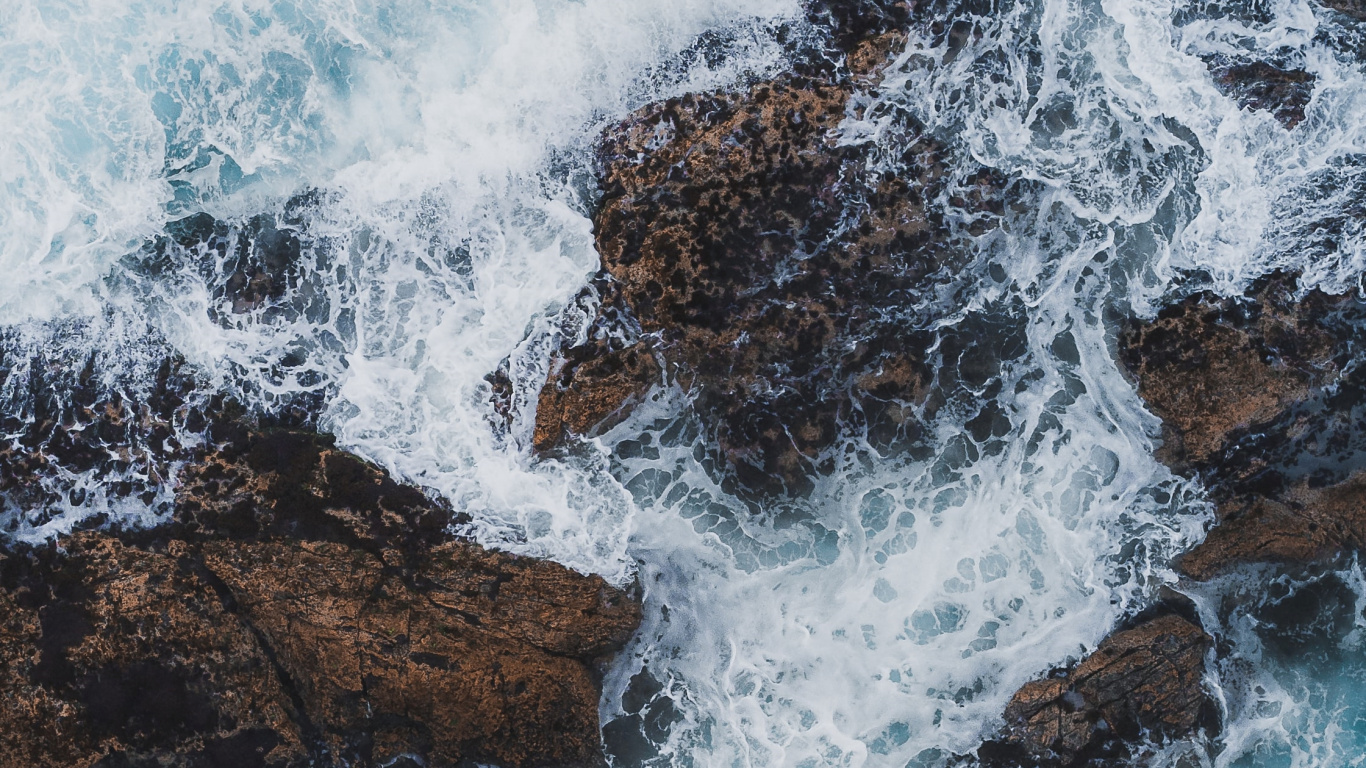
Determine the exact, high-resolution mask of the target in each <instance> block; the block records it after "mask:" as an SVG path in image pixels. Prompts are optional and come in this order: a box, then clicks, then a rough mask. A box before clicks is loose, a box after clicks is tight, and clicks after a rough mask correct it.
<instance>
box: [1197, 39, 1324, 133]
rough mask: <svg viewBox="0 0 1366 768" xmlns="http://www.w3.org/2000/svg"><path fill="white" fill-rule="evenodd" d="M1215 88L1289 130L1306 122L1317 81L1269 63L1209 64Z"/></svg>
mask: <svg viewBox="0 0 1366 768" xmlns="http://www.w3.org/2000/svg"><path fill="white" fill-rule="evenodd" d="M1208 63H1209V68H1210V74H1212V75H1213V76H1214V85H1215V87H1216V88H1218V89H1219V90H1220V91H1221V92H1223V94H1224V95H1226V96H1230V97H1232V98H1233V99H1234V100H1236V101H1237V102H1238V106H1239V107H1242V108H1244V109H1260V110H1265V111H1268V112H1270V113H1271V114H1272V115H1273V116H1274V117H1275V118H1276V119H1277V120H1279V121H1280V122H1281V125H1284V126H1285V127H1286V128H1287V129H1290V128H1294V127H1295V126H1297V125H1299V124H1300V123H1301V122H1303V121H1304V108H1305V106H1307V105H1308V104H1309V99H1310V98H1311V97H1313V95H1314V84H1315V82H1316V78H1315V77H1314V76H1313V75H1311V74H1310V73H1308V72H1305V71H1304V70H1302V69H1293V68H1289V67H1281V66H1277V65H1275V64H1270V63H1267V62H1265V61H1232V60H1229V59H1228V58H1226V57H1219V56H1216V57H1212V58H1211V59H1210V60H1209V62H1208Z"/></svg>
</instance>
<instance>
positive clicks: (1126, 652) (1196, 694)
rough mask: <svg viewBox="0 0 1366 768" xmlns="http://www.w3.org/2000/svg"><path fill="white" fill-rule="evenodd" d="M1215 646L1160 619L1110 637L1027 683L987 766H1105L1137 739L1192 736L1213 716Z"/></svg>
mask: <svg viewBox="0 0 1366 768" xmlns="http://www.w3.org/2000/svg"><path fill="white" fill-rule="evenodd" d="M1211 645H1212V641H1211V640H1210V638H1209V636H1208V635H1206V634H1205V632H1204V630H1202V629H1201V628H1200V627H1199V626H1197V625H1195V624H1194V623H1192V622H1191V621H1189V620H1187V619H1185V618H1183V617H1181V616H1179V615H1176V614H1174V613H1163V614H1160V615H1158V616H1156V617H1153V618H1149V619H1147V620H1143V621H1140V622H1139V623H1138V624H1136V625H1135V626H1132V627H1130V628H1127V629H1123V630H1120V631H1118V632H1115V633H1114V634H1112V635H1110V636H1109V637H1108V638H1106V639H1105V641H1104V642H1102V643H1101V644H1100V647H1098V648H1097V649H1096V651H1095V653H1093V654H1091V655H1090V656H1088V657H1087V658H1086V659H1085V660H1083V661H1082V662H1081V663H1080V664H1078V665H1077V666H1076V667H1075V668H1074V669H1071V670H1068V671H1065V672H1059V673H1056V674H1054V675H1051V676H1049V677H1047V678H1044V679H1042V680H1036V681H1034V682H1031V683H1028V684H1026V685H1025V686H1024V687H1023V688H1021V689H1020V690H1019V691H1018V692H1017V693H1016V694H1015V696H1014V697H1013V698H1012V699H1011V701H1010V704H1009V705H1007V707H1006V711H1005V720H1006V730H1005V734H1004V736H1003V737H1002V739H1001V740H999V741H997V742H994V743H992V744H990V745H988V746H986V747H984V748H983V752H982V755H983V757H984V761H985V762H986V763H988V764H990V765H1011V764H1016V765H1025V764H1029V765H1044V766H1083V765H1104V764H1109V763H1106V762H1105V761H1106V760H1111V759H1114V758H1115V757H1117V756H1118V755H1122V754H1124V753H1125V751H1126V750H1127V749H1129V746H1127V745H1132V744H1136V743H1138V742H1140V741H1141V740H1142V739H1145V738H1148V739H1154V740H1161V739H1164V738H1168V739H1182V738H1188V737H1190V736H1193V735H1195V733H1196V731H1197V729H1198V728H1199V727H1200V726H1201V724H1202V722H1203V721H1204V719H1205V718H1207V717H1208V716H1209V714H1210V707H1211V700H1210V698H1209V694H1208V693H1207V692H1206V691H1205V688H1204V683H1203V677H1204V670H1205V654H1206V652H1207V651H1208V650H1209V649H1210V648H1211Z"/></svg>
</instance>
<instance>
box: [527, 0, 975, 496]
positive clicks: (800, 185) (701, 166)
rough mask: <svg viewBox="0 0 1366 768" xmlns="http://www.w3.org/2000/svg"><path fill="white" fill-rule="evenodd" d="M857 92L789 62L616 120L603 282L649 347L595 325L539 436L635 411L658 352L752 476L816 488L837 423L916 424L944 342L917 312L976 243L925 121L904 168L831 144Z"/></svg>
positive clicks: (892, 427) (756, 482) (873, 57)
mask: <svg viewBox="0 0 1366 768" xmlns="http://www.w3.org/2000/svg"><path fill="white" fill-rule="evenodd" d="M831 7H832V8H833V4H832V6H831ZM889 7H890V6H889ZM841 9H842V10H841V13H842V12H844V11H847V10H851V8H846V7H845V6H843V5H841ZM827 11H828V12H831V13H833V12H834V11H833V10H831V9H827ZM870 18H871V17H870ZM873 21H876V20H873ZM876 23H877V24H880V23H881V22H876ZM875 25H876V24H875ZM888 35H890V36H884V37H882V38H879V39H874V40H871V41H865V42H867V44H868V45H867V47H866V49H859V50H860V53H859V55H860V56H861V57H862V58H860V59H859V61H858V62H856V64H855V66H857V68H858V69H859V71H860V72H861V73H863V76H868V75H872V74H873V73H874V70H875V69H876V67H874V66H872V64H870V63H869V62H873V61H885V58H886V56H887V55H889V53H890V51H892V50H893V49H894V48H895V46H896V45H897V38H896V37H895V34H894V33H888ZM853 88H854V85H853V84H852V83H851V82H849V81H846V80H840V79H837V78H826V77H804V76H797V75H790V76H784V77H780V78H777V79H775V80H771V81H766V82H761V83H757V84H755V85H753V86H752V87H750V88H748V89H745V90H741V91H738V92H721V93H712V94H692V95H687V96H683V97H680V98H676V99H671V100H669V101H666V102H662V103H658V104H653V105H650V106H648V107H646V108H644V109H642V110H640V111H639V112H637V113H636V114H634V115H632V116H631V117H630V118H629V119H627V120H626V121H625V122H623V123H621V124H620V125H617V126H615V127H613V128H611V129H609V130H608V131H607V132H606V134H605V135H604V137H603V140H602V143H601V146H600V150H599V152H600V154H599V157H600V165H601V171H600V183H601V185H602V188H603V198H602V201H601V205H600V207H599V210H598V212H597V214H596V215H595V217H594V223H595V226H596V237H597V245H598V250H599V252H600V253H601V254H602V259H603V267H604V274H603V275H601V276H600V277H599V283H600V284H606V285H610V286H611V292H612V295H611V299H610V300H609V301H604V303H603V306H605V307H611V308H612V310H613V311H614V312H616V313H617V314H618V315H621V316H627V317H629V318H630V324H631V325H633V326H634V327H635V328H636V329H638V333H639V335H640V337H641V338H642V341H641V342H639V345H640V346H641V347H643V348H642V349H640V350H639V351H638V352H636V353H635V354H631V353H629V352H619V351H618V350H617V349H615V348H608V347H604V346H603V345H602V343H601V342H600V341H595V340H594V339H598V338H601V337H602V334H593V333H590V334H589V336H590V341H589V342H588V343H586V344H578V345H574V344H572V343H571V344H570V345H567V348H566V349H564V350H562V351H561V352H560V353H559V355H558V356H557V357H556V359H555V362H554V365H553V368H552V371H551V376H550V380H549V381H548V382H547V384H546V388H545V390H543V394H542V397H541V400H540V404H541V409H540V410H538V413H537V424H536V436H537V439H536V445H537V448H538V449H540V450H547V449H548V448H549V447H550V446H551V445H553V443H554V441H555V440H557V439H559V438H560V436H561V435H562V434H563V433H565V432H569V433H573V434H591V432H592V428H591V425H590V424H589V422H592V421H594V420H600V419H601V418H602V417H604V416H605V415H607V414H620V413H621V411H622V410H623V409H622V405H623V404H624V403H625V401H626V400H627V399H629V398H638V397H639V396H640V394H641V393H642V392H643V391H644V390H645V389H646V388H648V385H649V384H651V383H653V382H654V381H657V380H659V378H660V375H659V372H658V370H659V368H658V366H657V365H656V364H655V363H656V362H657V361H659V360H662V361H663V363H664V366H663V368H664V373H665V375H666V376H668V377H671V378H672V379H673V380H675V381H677V382H678V383H680V384H681V385H682V386H684V387H685V388H686V389H689V390H691V391H692V392H694V393H695V394H696V401H695V404H696V407H697V409H698V410H699V412H700V413H701V414H702V416H703V418H704V420H705V421H706V422H707V423H708V424H709V425H710V426H711V427H712V429H713V430H714V433H715V440H716V444H717V445H719V447H720V451H721V453H722V455H723V456H724V458H725V460H726V462H725V463H726V464H727V465H728V466H730V467H731V468H732V469H733V471H734V474H735V477H736V478H737V479H738V480H739V481H740V483H741V484H742V486H744V487H746V488H749V489H752V490H758V491H761V492H765V493H779V492H788V493H794V492H795V493H800V492H802V491H803V490H805V489H806V488H808V487H809V485H810V482H811V477H812V475H813V474H816V473H818V472H820V471H822V469H823V468H824V467H825V466H826V465H827V464H828V463H829V461H830V457H828V456H826V455H824V453H823V452H824V451H825V450H826V449H827V448H829V447H830V446H831V445H832V444H833V443H834V442H835V440H836V439H837V438H838V437H839V436H840V435H841V434H845V433H849V432H851V431H859V430H864V431H879V432H880V433H890V434H897V435H903V436H904V435H911V436H914V435H916V434H918V427H917V423H918V419H917V416H916V415H915V408H916V406H917V405H918V404H919V403H921V402H922V401H923V400H924V397H925V394H926V392H927V390H928V383H929V378H930V372H929V370H928V368H927V365H926V361H925V357H924V350H925V349H926V348H928V347H929V346H930V343H931V341H930V335H929V334H927V333H924V332H920V331H916V330H914V329H913V327H911V326H912V324H911V323H909V322H908V321H907V318H906V316H905V314H904V308H905V307H909V306H912V305H915V304H916V303H917V300H918V299H922V298H923V297H924V296H926V295H927V294H929V292H930V291H931V289H932V286H933V285H934V284H935V281H936V280H939V279H940V278H941V277H942V275H944V274H947V273H951V272H953V271H954V269H955V268H956V267H959V266H961V260H962V258H963V256H962V251H961V249H957V248H954V247H951V246H950V245H949V244H948V243H947V242H946V241H947V238H946V237H945V236H944V232H945V224H944V222H942V221H940V220H939V219H938V217H937V215H936V214H933V213H931V212H930V210H929V209H927V207H926V201H927V200H929V199H930V198H932V197H935V196H937V195H939V194H940V193H942V192H943V191H944V189H942V185H943V183H944V178H943V177H944V173H943V168H942V167H941V166H940V164H939V157H940V156H941V155H942V153H943V152H944V149H943V148H942V147H941V146H940V145H939V144H937V143H936V142H935V141H933V140H932V139H930V138H928V137H925V136H918V137H917V136H914V135H913V136H912V137H911V140H910V141H908V142H907V144H908V146H909V147H910V149H908V150H907V151H906V153H905V154H904V156H903V157H901V158H899V164H900V166H901V167H904V168H906V169H909V170H907V171H906V172H905V173H902V174H901V175H900V176H898V177H893V176H892V175H890V174H889V175H887V176H880V175H875V174H870V173H869V172H868V171H867V167H868V157H867V156H866V155H865V152H866V151H868V150H867V149H866V148H858V147H841V146H836V144H835V143H834V137H833V131H834V130H835V128H836V127H837V126H838V125H839V123H840V122H841V121H842V120H843V118H844V116H845V110H846V105H847V103H848V101H849V98H850V95H851V94H852V92H853ZM980 182H981V183H980V184H979V187H978V189H976V190H974V191H972V192H971V193H970V194H968V195H966V196H965V197H964V199H963V200H961V201H960V202H961V204H962V207H963V208H964V210H965V211H969V212H975V213H977V214H980V215H981V216H982V218H983V221H989V220H990V218H991V216H992V215H993V214H996V213H999V211H1000V202H999V199H998V198H999V195H998V193H997V190H998V189H999V186H1000V181H999V180H997V179H995V178H993V177H991V176H990V175H989V174H985V173H984V174H983V175H982V177H981V180H980ZM585 427H588V429H585ZM884 447H885V446H884Z"/></svg>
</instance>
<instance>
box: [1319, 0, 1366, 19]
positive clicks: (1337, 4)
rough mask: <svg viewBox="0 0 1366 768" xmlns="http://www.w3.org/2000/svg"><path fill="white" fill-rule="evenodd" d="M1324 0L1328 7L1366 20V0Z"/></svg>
mask: <svg viewBox="0 0 1366 768" xmlns="http://www.w3.org/2000/svg"><path fill="white" fill-rule="evenodd" d="M1322 2H1323V5H1324V6H1325V7H1327V8H1331V9H1333V10H1335V11H1339V12H1341V13H1345V14H1347V15H1348V16H1351V17H1352V18H1354V19H1356V20H1358V21H1366V2H1363V0H1322Z"/></svg>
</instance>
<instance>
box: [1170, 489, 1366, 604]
mask: <svg viewBox="0 0 1366 768" xmlns="http://www.w3.org/2000/svg"><path fill="white" fill-rule="evenodd" d="M1217 517H1218V523H1217V524H1216V525H1215V527H1214V528H1213V529H1211V530H1210V532H1209V535H1208V536H1207V537H1206V538H1205V540H1204V541H1203V542H1201V543H1200V545H1199V546H1197V547H1195V548H1194V549H1192V550H1191V551H1190V552H1187V553H1185V554H1184V555H1182V556H1181V557H1180V558H1179V559H1178V560H1177V562H1176V568H1177V570H1179V571H1180V572H1181V573H1183V574H1185V575H1187V576H1190V577H1191V578H1193V579H1198V580H1205V579H1209V578H1212V577H1214V576H1217V575H1219V574H1220V573H1223V572H1225V571H1227V570H1228V569H1229V568H1231V567H1233V566H1235V565H1240V564H1243V563H1262V562H1270V563H1309V562H1321V563H1322V562H1329V561H1331V560H1333V559H1335V558H1336V557H1338V556H1339V555H1341V554H1342V553H1343V552H1347V551H1353V550H1358V551H1359V550H1360V549H1361V548H1362V545H1363V544H1366V473H1358V474H1356V475H1353V476H1352V477H1351V478H1349V479H1348V480H1347V481H1345V482H1342V483H1339V484H1337V485H1333V486H1329V487H1327V488H1311V487H1309V486H1308V485H1307V484H1304V483H1301V484H1298V485H1296V486H1295V487H1293V488H1291V489H1290V490H1289V491H1288V492H1286V493H1284V494H1278V498H1275V499H1273V498H1267V497H1266V496H1262V495H1257V494H1251V495H1248V496H1243V497H1238V498H1234V499H1231V500H1229V501H1227V502H1224V503H1223V504H1221V505H1220V506H1219V509H1218V511H1217Z"/></svg>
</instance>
